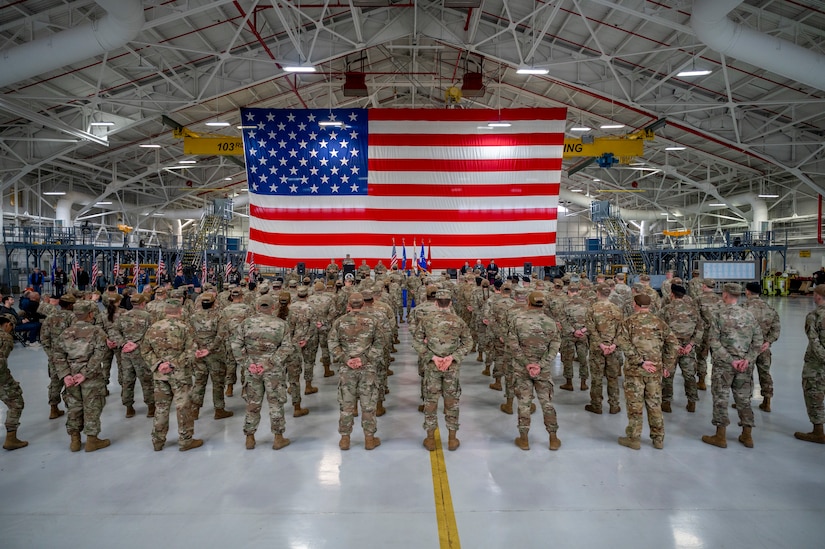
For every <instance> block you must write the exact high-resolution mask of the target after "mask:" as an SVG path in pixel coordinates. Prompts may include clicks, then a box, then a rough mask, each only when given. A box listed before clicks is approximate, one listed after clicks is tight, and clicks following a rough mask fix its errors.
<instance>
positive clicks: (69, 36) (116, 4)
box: [0, 0, 145, 88]
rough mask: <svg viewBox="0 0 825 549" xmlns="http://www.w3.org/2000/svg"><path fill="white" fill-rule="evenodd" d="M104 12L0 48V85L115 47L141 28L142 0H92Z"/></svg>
mask: <svg viewBox="0 0 825 549" xmlns="http://www.w3.org/2000/svg"><path fill="white" fill-rule="evenodd" d="M95 1H96V2H97V4H98V5H99V6H100V7H101V8H103V9H104V10H106V15H104V16H103V17H102V18H100V19H99V20H98V21H92V22H91V23H86V24H85V25H80V26H77V27H73V28H71V29H67V30H64V31H61V32H59V33H56V34H53V35H51V36H48V37H45V38H40V39H38V40H33V41H31V42H28V43H26V44H21V45H19V46H15V47H13V48H10V49H8V50H6V51H3V52H0V88H2V87H5V86H10V85H12V84H15V83H17V82H20V81H21V80H26V79H27V78H32V77H34V76H37V75H39V74H43V73H46V72H49V71H52V70H55V69H59V68H62V67H65V66H66V65H71V64H72V63H77V62H79V61H84V60H86V59H90V58H92V57H95V56H97V55H101V54H103V53H106V52H109V51H112V50H116V49H117V48H120V47H122V46H124V45H125V44H126V43H128V42H129V41H130V40H133V39H134V38H135V37H136V36H137V35H138V33H139V32H140V29H142V28H143V25H144V22H145V19H144V16H143V3H142V2H141V0H95Z"/></svg>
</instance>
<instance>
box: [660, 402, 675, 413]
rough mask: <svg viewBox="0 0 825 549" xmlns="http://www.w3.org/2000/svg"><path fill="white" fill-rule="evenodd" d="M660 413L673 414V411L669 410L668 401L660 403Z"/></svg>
mask: <svg viewBox="0 0 825 549" xmlns="http://www.w3.org/2000/svg"><path fill="white" fill-rule="evenodd" d="M662 411H663V412H665V413H666V414H669V413H671V412H673V410H672V409H671V408H670V401H667V402H662Z"/></svg>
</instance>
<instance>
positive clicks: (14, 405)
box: [0, 331, 24, 432]
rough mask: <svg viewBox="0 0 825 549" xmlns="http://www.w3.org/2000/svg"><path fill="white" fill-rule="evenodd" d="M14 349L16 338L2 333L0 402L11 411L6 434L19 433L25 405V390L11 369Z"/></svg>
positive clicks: (0, 346)
mask: <svg viewBox="0 0 825 549" xmlns="http://www.w3.org/2000/svg"><path fill="white" fill-rule="evenodd" d="M12 349H14V338H13V337H12V336H11V334H9V333H8V332H6V331H0V400H2V401H3V404H5V405H6V406H7V407H8V409H9V411H8V412H7V414H6V432H14V431H17V428H18V427H19V426H20V415H21V414H22V413H23V404H24V403H23V390H22V389H21V388H20V384H19V383H18V382H17V381H15V379H14V376H12V375H11V370H10V369H9V360H8V359H9V354H10V353H11V352H12Z"/></svg>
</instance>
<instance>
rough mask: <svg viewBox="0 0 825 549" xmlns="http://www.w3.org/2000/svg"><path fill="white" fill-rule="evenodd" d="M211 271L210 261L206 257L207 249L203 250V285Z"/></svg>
mask: <svg viewBox="0 0 825 549" xmlns="http://www.w3.org/2000/svg"><path fill="white" fill-rule="evenodd" d="M208 273H209V261H208V260H207V259H206V250H204V251H203V264H201V285H203V284H204V283H205V282H206V275H207V274H208Z"/></svg>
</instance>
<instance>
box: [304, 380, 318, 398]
mask: <svg viewBox="0 0 825 549" xmlns="http://www.w3.org/2000/svg"><path fill="white" fill-rule="evenodd" d="M317 392H318V387H314V386H313V385H312V381H307V386H306V389H304V394H305V395H314V394H315V393H317Z"/></svg>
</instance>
